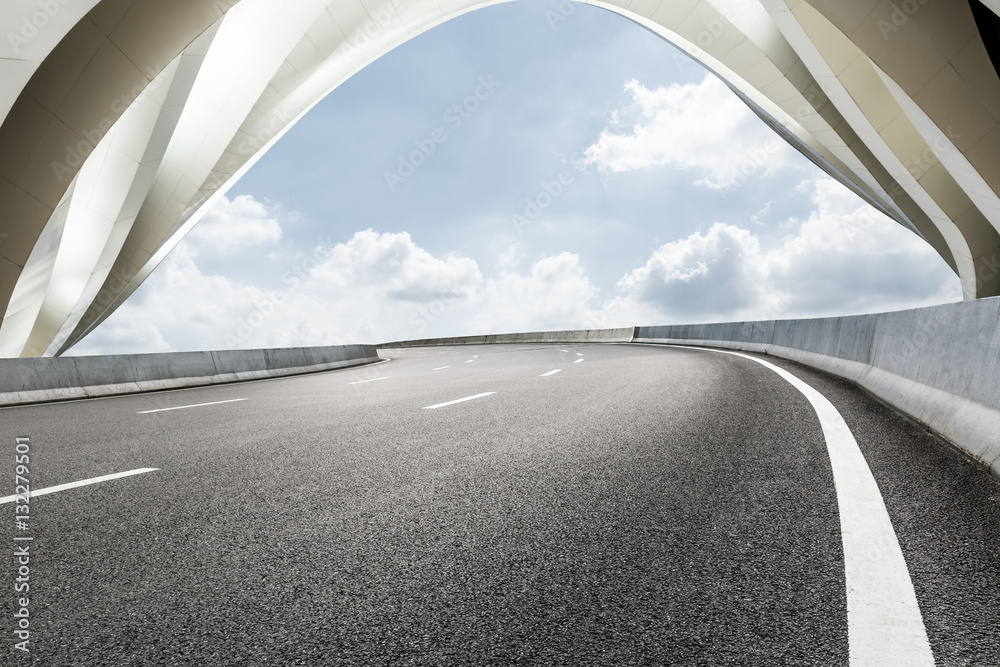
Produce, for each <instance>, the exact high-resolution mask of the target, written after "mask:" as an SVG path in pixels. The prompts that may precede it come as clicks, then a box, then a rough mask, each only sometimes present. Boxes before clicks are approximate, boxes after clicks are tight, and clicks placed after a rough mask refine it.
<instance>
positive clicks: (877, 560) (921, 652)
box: [675, 345, 934, 666]
mask: <svg viewBox="0 0 1000 667" xmlns="http://www.w3.org/2000/svg"><path fill="white" fill-rule="evenodd" d="M675 347H688V348H690V349H697V350H706V351H708V352H719V353H722V354H732V355H735V356H737V357H743V358H744V359H749V360H751V361H755V362H757V363H758V364H761V365H762V366H766V367H767V368H769V369H771V370H772V371H774V372H775V373H777V374H778V375H780V376H781V377H782V378H783V379H785V380H786V381H787V382H788V383H789V384H791V385H792V386H793V387H795V388H796V389H798V390H799V391H800V392H801V393H802V394H803V395H804V396H805V397H806V399H807V400H808V401H809V403H811V404H812V407H813V409H814V410H815V411H816V415H817V416H818V417H819V421H820V425H821V426H822V428H823V436H824V437H825V438H826V447H827V451H828V452H829V454H830V463H831V465H832V468H833V481H834V486H835V487H836V490H837V505H838V508H839V510H840V534H841V539H842V540H843V544H844V570H845V577H846V580H847V635H848V645H849V648H850V656H851V665H852V666H854V665H858V666H860V665H907V666H909V665H933V664H934V656H933V654H932V653H931V647H930V643H929V642H928V640H927V630H926V628H925V627H924V619H923V616H922V615H921V614H920V607H919V605H918V604H917V596H916V593H914V591H913V582H912V580H911V579H910V572H909V570H908V569H907V567H906V560H905V559H904V558H903V552H902V550H901V549H900V548H899V540H898V539H897V538H896V531H895V530H894V529H893V527H892V520H891V519H890V518H889V512H888V510H886V508H885V501H884V500H883V499H882V493H881V491H879V488H878V483H876V481H875V478H874V477H873V476H872V471H871V469H870V468H869V467H868V462H867V461H865V457H864V454H862V453H861V449H860V448H859V447H858V442H857V440H855V439H854V434H853V433H851V429H850V428H849V427H848V426H847V422H845V421H844V418H843V416H841V414H840V412H838V411H837V408H835V407H834V406H833V403H831V402H830V401H829V400H828V399H827V398H826V397H825V396H823V394H821V393H819V392H818V391H816V390H815V389H813V388H812V387H811V386H810V385H808V384H806V383H805V382H803V381H802V380H800V379H799V378H797V377H795V376H794V375H792V374H791V373H789V372H788V371H786V370H784V369H782V368H778V367H777V366H775V365H774V364H771V363H769V362H767V361H764V360H762V359H757V358H756V357H751V356H749V355H746V354H740V353H739V352H730V351H728V350H712V349H709V348H700V347H698V348H695V347H691V346H688V345H677V346H675Z"/></svg>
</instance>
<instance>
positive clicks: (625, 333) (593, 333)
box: [376, 327, 635, 348]
mask: <svg viewBox="0 0 1000 667" xmlns="http://www.w3.org/2000/svg"><path fill="white" fill-rule="evenodd" d="M634 331H635V328H634V327H627V328H624V329H580V330H576V331H531V332H528V333H510V334H488V335H485V336H456V337H452V338H424V339H421V340H403V341H396V342H393V343H382V344H381V345H378V346H376V347H380V348H393V347H432V346H437V345H489V344H492V343H627V342H629V341H630V340H632V335H633V333H634Z"/></svg>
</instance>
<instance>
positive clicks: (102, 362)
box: [0, 345, 379, 405]
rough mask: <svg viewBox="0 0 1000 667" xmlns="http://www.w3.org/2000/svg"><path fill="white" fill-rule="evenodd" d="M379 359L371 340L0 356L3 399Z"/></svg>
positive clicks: (196, 382) (121, 390)
mask: <svg viewBox="0 0 1000 667" xmlns="http://www.w3.org/2000/svg"><path fill="white" fill-rule="evenodd" d="M378 360H379V358H378V354H377V353H376V351H375V348H374V347H373V346H371V345H337V346H329V347H291V348H279V349H262V350H219V351H214V352H172V353H167V354H128V355H113V356H98V357H53V358H44V359H0V405H20V404H24V403H38V402H42V401H55V400H65V399H71V398H91V397H95V396H109V395H112V394H130V393H135V392H140V391H155V390H158V389H177V388H180V387H196V386H202V385H209V384H222V383H226V382H239V381H243V380H259V379H262V378H269V377H279V376H282V375H298V374H301V373H314V372H317V371H326V370H332V369H334V368H345V367H347V366H357V365H360V364H367V363H372V362H375V361H378Z"/></svg>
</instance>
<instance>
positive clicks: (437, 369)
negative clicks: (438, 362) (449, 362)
mask: <svg viewBox="0 0 1000 667" xmlns="http://www.w3.org/2000/svg"><path fill="white" fill-rule="evenodd" d="M446 368H451V366H441V367H440V368H432V369H431V370H432V371H443V370H444V369H446Z"/></svg>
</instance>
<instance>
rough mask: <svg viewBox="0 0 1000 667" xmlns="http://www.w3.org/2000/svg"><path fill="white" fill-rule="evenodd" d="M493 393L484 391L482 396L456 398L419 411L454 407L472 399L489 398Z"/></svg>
mask: <svg viewBox="0 0 1000 667" xmlns="http://www.w3.org/2000/svg"><path fill="white" fill-rule="evenodd" d="M495 393H496V392H495V391H486V392H483V393H482V394H476V395H475V396H466V397H465V398H458V399H455V400H454V401H448V402H447V403H438V404H437V405H428V406H426V407H424V408H421V409H422V410H434V409H436V408H443V407H444V406H446V405H455V404H456V403H464V402H465V401H471V400H472V399H474V398H482V397H483V396H490V395H492V394H495Z"/></svg>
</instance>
